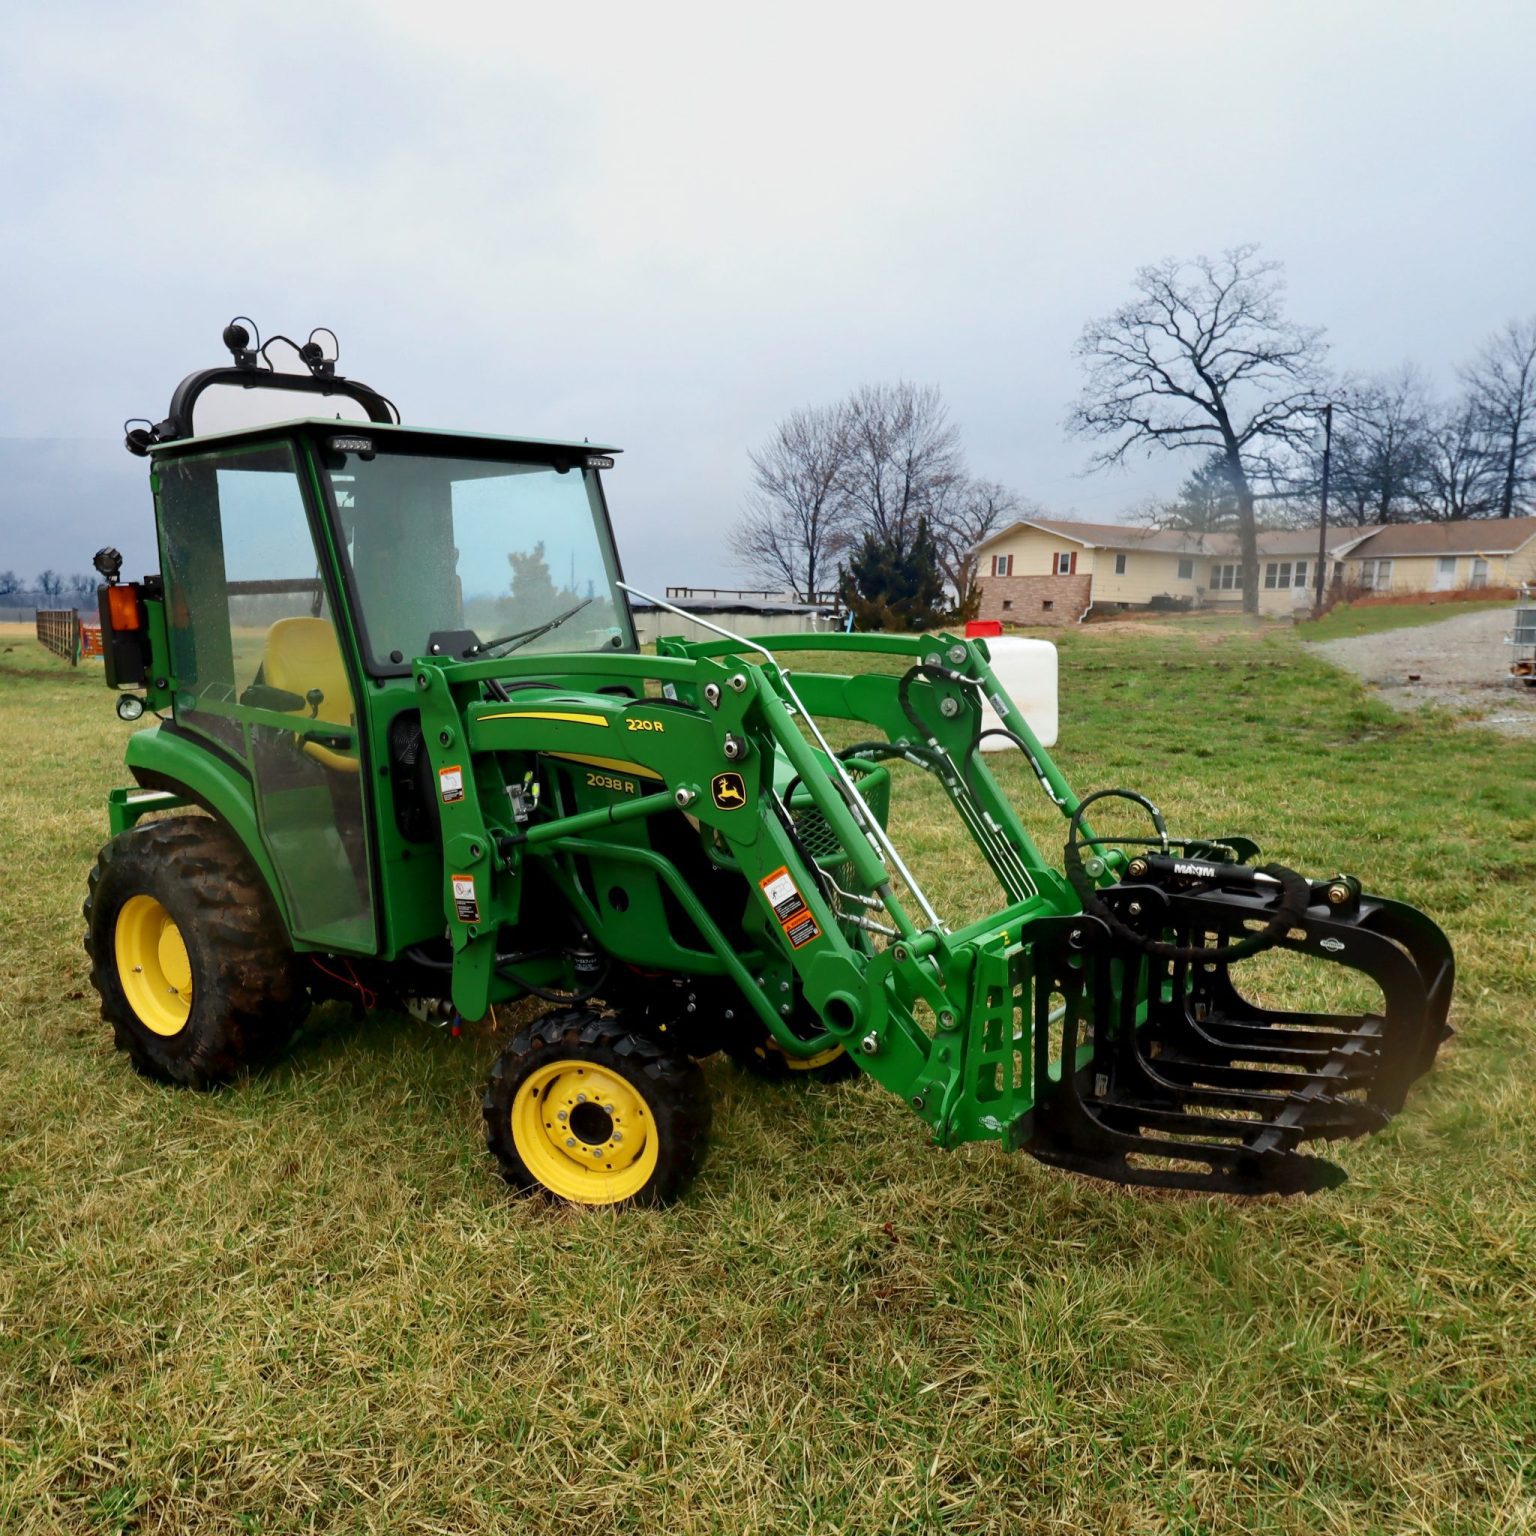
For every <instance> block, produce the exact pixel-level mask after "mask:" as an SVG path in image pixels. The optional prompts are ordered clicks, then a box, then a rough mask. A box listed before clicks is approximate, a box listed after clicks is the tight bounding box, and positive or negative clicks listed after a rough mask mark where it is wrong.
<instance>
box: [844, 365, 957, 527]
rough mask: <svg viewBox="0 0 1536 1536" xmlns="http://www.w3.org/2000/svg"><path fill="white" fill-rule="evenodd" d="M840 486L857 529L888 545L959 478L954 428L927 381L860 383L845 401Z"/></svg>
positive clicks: (927, 515)
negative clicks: (845, 450) (845, 446)
mask: <svg viewBox="0 0 1536 1536" xmlns="http://www.w3.org/2000/svg"><path fill="white" fill-rule="evenodd" d="M846 410H847V423H848V455H847V458H846V459H845V461H844V465H843V473H842V476H841V479H840V484H841V487H842V491H843V494H844V496H845V497H846V498H847V503H848V511H849V515H850V517H851V518H852V519H853V521H854V522H855V523H856V524H857V526H858V528H859V529H860V531H862V532H867V533H872V534H873V535H874V536H875V538H876V539H877V540H878V541H879V542H881V543H884V544H887V545H889V546H890V547H891V548H893V549H895V550H904V549H906V548H907V546H908V545H909V544H910V543H911V542H912V540H913V539H914V538H915V537H916V533H917V525H918V523H919V522H920V521H922V520H924V519H928V520H929V521H930V523H931V522H932V521H933V513H934V510H935V507H936V506H937V505H938V504H939V503H940V502H941V501H942V500H943V499H944V498H945V497H946V496H948V495H949V494H950V493H951V492H952V491H953V490H954V488H955V486H956V484H957V483H958V482H959V481H961V480H962V479H964V476H965V468H964V464H963V462H962V460H961V454H960V432H959V429H958V428H957V427H955V426H954V425H953V423H951V421H950V420H949V410H948V407H946V406H945V404H944V399H943V396H942V395H941V394H940V393H939V391H938V390H937V389H936V388H934V387H933V386H932V385H925V386H919V385H915V384H908V383H906V382H904V381H903V382H900V383H896V384H866V385H864V386H863V387H862V388H860V389H856V390H855V391H854V392H853V394H852V395H851V396H850V397H849V399H848V404H847V407H846Z"/></svg>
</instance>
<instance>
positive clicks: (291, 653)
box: [261, 618, 358, 773]
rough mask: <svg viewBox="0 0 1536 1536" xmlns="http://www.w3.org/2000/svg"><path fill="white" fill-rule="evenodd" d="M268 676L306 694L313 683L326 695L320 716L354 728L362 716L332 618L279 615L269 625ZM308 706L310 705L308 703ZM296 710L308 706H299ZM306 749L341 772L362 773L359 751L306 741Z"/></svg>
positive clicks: (264, 668) (264, 663) (271, 682)
mask: <svg viewBox="0 0 1536 1536" xmlns="http://www.w3.org/2000/svg"><path fill="white" fill-rule="evenodd" d="M261 676H262V681H263V682H265V683H266V684H267V686H268V687H271V688H282V689H284V690H286V691H287V692H288V693H296V694H298V695H299V696H300V697H301V698H302V697H304V696H306V695H307V694H308V693H309V691H310V689H312V688H318V689H319V690H320V693H321V695H322V697H321V703H320V710H319V715H318V719H320V720H322V721H325V722H327V723H331V724H335V725H343V724H345V725H346V726H347V727H348V728H349V729H350V728H351V726H352V722H353V720H354V719H355V717H356V711H355V708H354V706H353V702H352V688H351V685H350V684H349V683H348V681H347V669H346V667H345V666H343V665H342V660H341V647H340V646H339V645H337V643H336V631H335V629H333V628H332V626H331V621H330V620H329V619H303V618H299V619H279V620H278V621H277V622H276V623H275V624H274V625H273V626H272V627H271V629H269V630H268V631H267V640H266V646H265V648H264V650H263V652H262V658H261ZM305 708H306V709H307V708H308V706H307V705H306V706H305ZM294 713H295V714H301V713H303V710H295V711H294ZM304 750H305V751H306V752H307V753H308V754H309V755H310V756H311V757H312V758H314V759H315V761H316V762H318V763H322V764H324V766H325V767H327V768H331V769H334V770H335V771H336V772H337V773H356V772H357V770H358V761H357V755H356V754H355V753H347V752H338V751H336V750H335V749H334V748H333V747H325V746H321V744H320V743H319V742H317V741H306V742H305V743H304Z"/></svg>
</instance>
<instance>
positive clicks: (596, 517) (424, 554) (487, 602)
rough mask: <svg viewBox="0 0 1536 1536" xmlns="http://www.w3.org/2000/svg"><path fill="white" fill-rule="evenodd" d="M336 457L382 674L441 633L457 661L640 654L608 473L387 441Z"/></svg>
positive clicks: (368, 631)
mask: <svg viewBox="0 0 1536 1536" xmlns="http://www.w3.org/2000/svg"><path fill="white" fill-rule="evenodd" d="M324 462H325V471H326V475H327V478H328V480H329V485H330V491H331V501H332V506H333V511H334V515H335V518H336V525H337V529H338V532H339V534H340V537H341V540H342V543H343V546H344V548H345V552H346V559H347V563H348V567H349V572H350V576H351V581H352V587H353V591H354V592H355V594H356V597H357V604H358V608H359V618H360V628H361V630H362V636H363V645H364V648H365V650H366V652H367V655H368V660H369V663H370V667H371V670H373V671H383V672H389V671H392V670H397V669H399V668H400V667H401V666H402V664H405V663H409V661H410V660H411V658H412V657H413V656H422V655H426V654H428V651H429V642H430V641H431V640H432V638H433V637H434V636H435V637H439V639H440V641H441V643H443V645H444V649H445V651H449V653H450V654H457V655H462V654H463V653H464V651H465V650H466V648H467V647H468V645H470V644H472V643H478V645H480V646H482V647H488V648H489V652H490V654H492V655H498V654H502V655H505V654H510V653H511V652H512V651H514V650H518V651H523V652H525V653H526V652H538V651H545V652H550V651H566V652H571V651H596V650H607V649H623V650H633V649H634V636H633V632H632V630H631V627H630V620H629V612H628V608H627V606H626V605H625V604H624V602H623V601H622V598H621V595H620V594H619V592H618V591H617V590H616V588H615V586H614V582H615V580H616V579H617V577H618V571H617V570H616V568H615V566H614V560H613V550H612V544H611V540H610V538H609V535H608V523H607V518H606V516H605V515H604V511H603V503H602V493H601V491H600V490H599V488H598V480H597V473H596V471H594V470H590V469H582V468H570V469H566V470H561V469H559V468H556V467H555V466H554V465H551V464H529V463H510V462H508V461H507V460H505V459H475V458H452V457H447V456H439V455H435V454H432V455H429V454H416V453H398V452H394V453H392V452H390V451H389V447H388V445H387V444H386V443H381V442H379V440H378V438H374V439H373V440H372V444H371V445H370V452H369V453H368V454H366V455H365V454H362V453H358V452H341V451H334V450H331V451H327V452H326V454H325V458H324ZM498 641H499V642H502V643H501V644H499V645H497V644H494V643H493V642H498Z"/></svg>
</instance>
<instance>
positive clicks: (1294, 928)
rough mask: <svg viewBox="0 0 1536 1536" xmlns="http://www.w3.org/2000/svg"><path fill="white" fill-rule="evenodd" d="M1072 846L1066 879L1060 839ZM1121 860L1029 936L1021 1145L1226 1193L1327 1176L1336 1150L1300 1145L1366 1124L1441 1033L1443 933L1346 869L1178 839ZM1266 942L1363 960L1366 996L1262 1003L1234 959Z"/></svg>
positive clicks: (1057, 1162)
mask: <svg viewBox="0 0 1536 1536" xmlns="http://www.w3.org/2000/svg"><path fill="white" fill-rule="evenodd" d="M1081 846H1082V845H1078V847H1079V848H1080V847H1081ZM1188 846H1191V845H1186V848H1187V847H1188ZM1193 846H1198V847H1201V848H1203V850H1204V851H1205V852H1206V853H1212V852H1215V851H1216V850H1217V845H1210V844H1206V845H1193ZM1226 857H1227V859H1229V860H1230V859H1231V857H1232V856H1231V854H1230V853H1228V854H1227V855H1226ZM1074 864H1076V866H1077V867H1076V869H1074V867H1073V866H1074ZM1067 865H1068V870H1069V873H1071V874H1072V875H1073V876H1074V884H1076V885H1077V886H1078V887H1079V890H1080V893H1081V892H1082V891H1083V889H1084V881H1083V880H1082V878H1081V868H1082V860H1081V856H1080V853H1078V852H1076V851H1075V850H1074V846H1073V844H1069V845H1068V853H1067ZM1127 873H1128V874H1129V875H1132V876H1134V877H1135V878H1133V879H1129V880H1126V881H1122V882H1121V883H1119V884H1117V885H1114V886H1109V887H1106V888H1103V889H1092V890H1089V891H1088V893H1087V896H1086V899H1085V900H1084V907H1085V912H1084V915H1083V917H1082V918H1080V919H1079V920H1077V921H1075V922H1068V923H1065V924H1062V925H1059V931H1058V932H1057V933H1056V935H1055V936H1054V937H1052V938H1051V939H1049V940H1048V941H1047V942H1046V943H1045V944H1043V945H1042V946H1041V948H1040V950H1038V951H1037V953H1036V957H1035V968H1036V977H1037V985H1036V986H1035V989H1034V1008H1035V1019H1034V1029H1033V1039H1034V1080H1035V1095H1036V1103H1035V1110H1034V1114H1033V1117H1032V1121H1031V1126H1030V1134H1029V1137H1028V1139H1027V1140H1026V1142H1025V1147H1026V1150H1028V1151H1029V1152H1030V1153H1032V1154H1033V1155H1034V1156H1035V1157H1037V1158H1038V1159H1039V1160H1040V1161H1041V1162H1044V1163H1049V1164H1052V1165H1053V1166H1056V1167H1061V1168H1070V1169H1073V1170H1075V1171H1077V1172H1079V1173H1086V1174H1092V1175H1094V1176H1095V1177H1098V1178H1104V1179H1112V1180H1115V1181H1117V1182H1120V1183H1130V1184H1151V1185H1161V1186H1164V1187H1171V1188H1183V1189H1207V1190H1217V1191H1226V1192H1230V1193H1235V1194H1265V1193H1272V1194H1297V1193H1303V1192H1307V1191H1312V1190H1317V1189H1324V1188H1328V1187H1330V1186H1332V1185H1335V1184H1339V1183H1342V1182H1343V1180H1344V1177H1345V1174H1344V1172H1343V1170H1342V1169H1341V1168H1339V1167H1338V1166H1337V1165H1336V1164H1334V1163H1331V1162H1329V1161H1327V1160H1326V1159H1324V1158H1321V1157H1317V1156H1313V1155H1309V1154H1308V1153H1305V1152H1303V1151H1301V1150H1299V1149H1300V1147H1301V1146H1302V1144H1303V1143H1305V1142H1309V1141H1335V1140H1348V1139H1351V1138H1353V1137H1356V1136H1363V1135H1367V1134H1369V1133H1371V1132H1373V1131H1377V1130H1380V1129H1381V1127H1382V1126H1384V1125H1385V1124H1386V1123H1387V1121H1388V1120H1389V1119H1390V1118H1391V1117H1392V1116H1393V1115H1394V1114H1396V1113H1397V1111H1398V1110H1399V1109H1401V1108H1402V1106H1403V1102H1404V1099H1405V1098H1406V1096H1407V1093H1408V1089H1409V1087H1410V1086H1411V1085H1412V1083H1413V1082H1414V1081H1415V1080H1416V1079H1417V1078H1418V1077H1420V1076H1421V1075H1422V1074H1423V1073H1424V1072H1426V1071H1427V1070H1428V1069H1429V1067H1430V1065H1431V1064H1432V1062H1433V1061H1434V1057H1435V1052H1436V1051H1437V1049H1438V1048H1439V1046H1440V1043H1441V1042H1442V1041H1443V1040H1444V1039H1445V1038H1446V1037H1447V1036H1448V1035H1449V1034H1450V1033H1451V1031H1450V1030H1449V1028H1448V1027H1447V1025H1446V1015H1447V1012H1448V1010H1449V1007H1450V999H1451V989H1452V985H1453V981H1454V975H1455V962H1454V960H1453V957H1452V953H1451V947H1450V944H1449V943H1448V942H1447V940H1446V938H1445V935H1444V934H1443V933H1442V932H1441V931H1440V929H1439V928H1438V927H1437V926H1436V925H1435V924H1434V923H1433V922H1431V921H1430V920H1429V919H1428V918H1427V917H1425V916H1424V915H1423V914H1422V913H1420V912H1417V911H1415V910H1414V909H1413V908H1412V907H1408V906H1404V905H1402V904H1401V903H1399V902H1394V901H1387V900H1384V899H1382V898H1379V897H1374V896H1368V895H1363V894H1362V893H1361V892H1360V890H1359V888H1358V885H1357V884H1356V883H1355V882H1354V881H1353V880H1352V879H1348V878H1346V877H1340V878H1339V879H1336V880H1333V881H1324V882H1318V883H1310V882H1307V881H1305V880H1302V879H1301V877H1299V876H1297V875H1295V874H1293V873H1292V872H1291V871H1290V870H1284V869H1281V868H1280V867H1279V866H1274V865H1271V866H1267V867H1266V868H1265V869H1254V868H1252V867H1251V866H1248V865H1245V864H1239V863H1236V862H1219V861H1212V860H1207V859H1202V858H1199V857H1191V856H1189V854H1188V853H1187V852H1186V855H1185V856H1184V857H1182V858H1180V857H1175V856H1172V855H1165V856H1161V857H1159V856H1156V855H1144V856H1141V857H1138V858H1136V859H1134V860H1132V861H1131V863H1130V866H1129V869H1128V871H1127ZM1262 950H1276V951H1291V952H1293V953H1296V954H1302V955H1305V956H1307V957H1308V958H1309V959H1315V960H1319V961H1322V962H1324V963H1325V964H1328V965H1335V966H1341V967H1344V968H1347V969H1349V970H1353V971H1356V972H1359V973H1361V974H1362V975H1364V976H1365V977H1367V978H1369V980H1370V981H1371V982H1372V983H1374V985H1375V989H1376V990H1377V991H1378V992H1379V993H1380V1005H1379V1007H1378V1008H1377V1009H1375V1010H1372V1011H1364V1012H1360V1013H1353V1014H1326V1013H1316V1012H1306V1011H1286V1010H1281V1009H1276V1008H1270V1007H1265V1006H1261V1005H1260V1004H1259V1003H1258V1002H1256V1001H1254V1000H1253V997H1252V996H1251V995H1250V994H1251V989H1250V993H1245V991H1244V990H1243V985H1242V981H1241V977H1242V967H1243V966H1244V964H1245V963H1251V962H1252V960H1253V957H1254V956H1255V955H1256V954H1257V953H1259V952H1260V951H1262ZM1255 969H1257V967H1255ZM1234 970H1236V971H1237V973H1238V979H1236V980H1235V979H1234V974H1233V973H1234ZM1047 980H1049V983H1050V985H1049V986H1047V985H1045V984H1044V983H1045V982H1046V981H1047ZM1052 993H1054V994H1055V995H1057V996H1059V997H1060V999H1061V1000H1062V1002H1061V1004H1059V1005H1058V1007H1057V1009H1056V1011H1057V1012H1058V1013H1061V1015H1062V1016H1061V1020H1060V1029H1059V1031H1058V1030H1057V1029H1055V1028H1054V1027H1053V1025H1052V1017H1051V1014H1052V1010H1051V1008H1050V1006H1049V998H1050V996H1051V995H1052Z"/></svg>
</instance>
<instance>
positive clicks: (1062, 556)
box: [1053, 550, 1077, 576]
mask: <svg viewBox="0 0 1536 1536" xmlns="http://www.w3.org/2000/svg"><path fill="white" fill-rule="evenodd" d="M1053 569H1054V570H1055V573H1056V575H1058V576H1070V575H1071V574H1072V572H1073V571H1075V570H1076V569H1077V553H1076V551H1073V552H1071V553H1068V552H1067V551H1066V550H1062V551H1060V552H1059V553H1058V554H1057V555H1056V556H1055V564H1054V567H1053Z"/></svg>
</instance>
